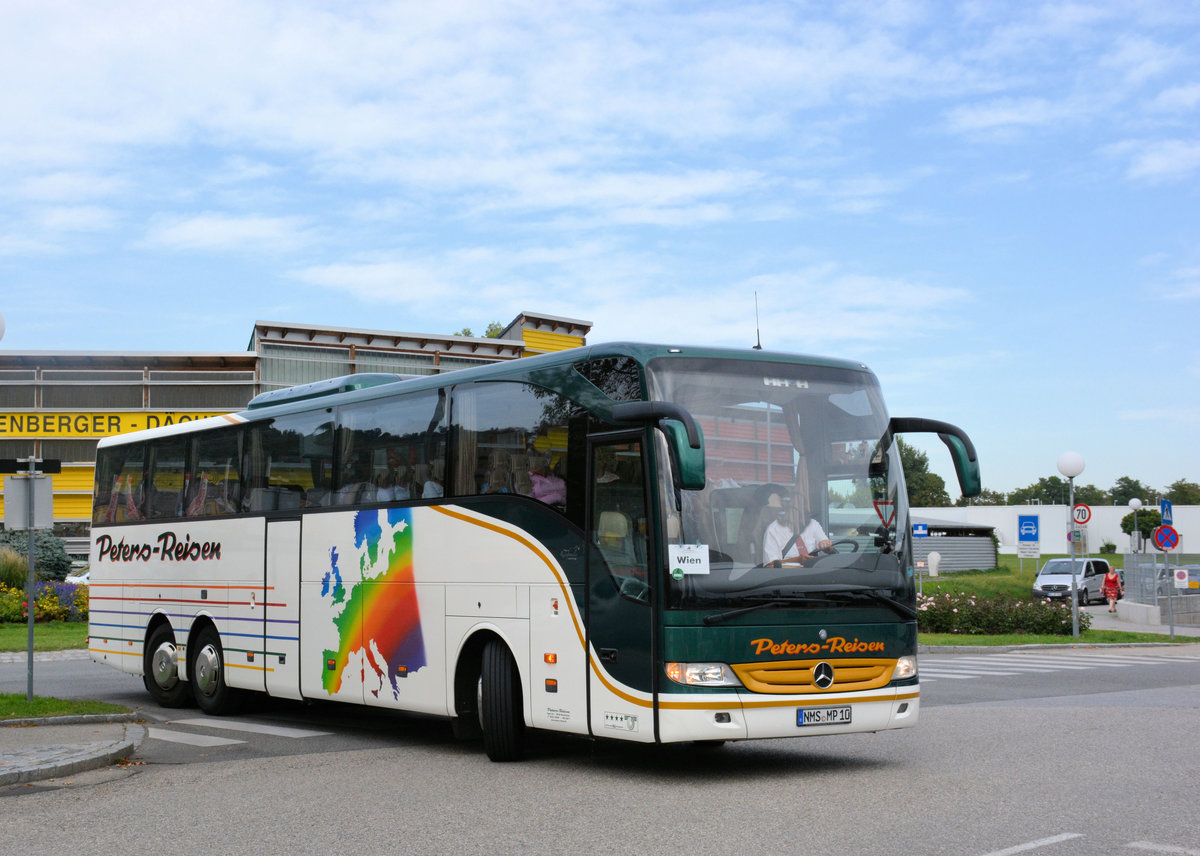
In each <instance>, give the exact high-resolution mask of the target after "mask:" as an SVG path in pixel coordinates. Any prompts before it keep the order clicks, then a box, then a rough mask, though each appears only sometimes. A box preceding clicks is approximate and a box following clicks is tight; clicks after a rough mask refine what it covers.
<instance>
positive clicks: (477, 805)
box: [0, 646, 1200, 856]
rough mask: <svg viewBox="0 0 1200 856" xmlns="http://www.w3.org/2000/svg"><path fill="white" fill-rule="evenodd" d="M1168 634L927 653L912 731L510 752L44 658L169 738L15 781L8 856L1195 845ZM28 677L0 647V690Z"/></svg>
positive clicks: (561, 745)
mask: <svg viewBox="0 0 1200 856" xmlns="http://www.w3.org/2000/svg"><path fill="white" fill-rule="evenodd" d="M1166 650H1167V654H1166V655H1165V656H1164V653H1163V652H1164V649H1161V648H1147V649H1088V650H1079V651H1071V652H1057V654H1056V656H1057V657H1058V659H1055V658H1052V657H1048V656H1046V655H1042V656H1041V657H1040V658H1039V657H1038V656H1037V655H1032V656H1031V655H1030V654H1026V655H1024V657H1023V658H1022V657H1021V655H976V657H974V658H972V657H968V658H960V657H958V656H946V657H943V656H940V655H925V656H923V657H922V660H921V666H922V672H923V676H924V680H925V684H924V686H923V692H922V710H921V723H920V725H919V726H918V727H917V728H915V729H907V730H904V731H894V732H886V733H881V734H876V735H851V736H842V737H829V738H819V737H815V738H806V739H796V740H775V741H761V742H752V743H741V744H729V745H726V746H725V747H723V748H721V749H715V750H714V749H697V748H696V747H692V746H669V747H658V748H653V747H651V748H647V747H638V746H631V745H627V744H610V743H596V744H593V743H590V742H585V741H580V740H573V739H566V738H559V737H540V738H538V739H536V740H535V741H534V742H533V744H532V750H531V752H530V758H529V759H528V760H527V761H525V762H522V763H518V764H492V763H490V762H489V761H487V759H486V758H485V757H484V756H483V754H482V752H481V751H480V748H479V746H478V745H477V744H472V743H459V742H456V741H455V740H453V738H452V737H451V736H450V734H449V729H448V727H447V726H446V725H445V724H444V723H441V722H437V721H434V720H427V719H417V718H412V717H399V716H388V715H380V714H378V713H375V712H370V711H361V710H358V709H354V708H343V707H340V706H332V705H312V706H308V705H300V704H294V703H279V702H272V701H265V702H262V703H259V704H255V705H252V706H251V707H250V708H249V709H248V710H247V711H245V712H244V713H243V714H242V715H240V716H239V717H236V718H235V719H234V721H233V723H226V725H230V726H231V727H226V728H215V727H211V726H210V725H206V724H205V723H204V720H203V718H202V717H201V715H199V714H198V713H197V712H196V711H164V710H161V709H158V708H156V707H154V706H153V705H152V704H150V703H149V700H148V698H147V697H146V696H145V694H144V692H143V691H142V690H141V687H140V683H139V682H138V680H137V679H136V678H131V677H127V676H123V675H120V674H118V673H116V672H113V671H111V670H109V669H107V668H104V667H100V666H97V665H95V664H92V663H90V662H87V661H68V662H62V663H46V664H38V667H37V668H36V669H35V678H36V681H37V684H36V691H37V692H38V693H39V694H52V695H79V696H92V697H103V698H106V699H109V700H113V701H119V702H123V703H126V704H134V705H142V706H143V707H144V710H145V712H146V714H147V718H148V720H149V724H150V731H151V733H152V734H153V733H155V732H157V736H152V737H151V738H150V739H148V740H147V741H146V742H145V743H144V744H143V746H142V750H141V753H140V763H139V764H137V765H134V766H130V767H125V768H120V769H117V768H113V769H109V770H106V771H97V772H95V773H89V774H83V775H81V776H80V777H78V778H77V779H75V780H72V781H71V782H69V783H68V782H55V783H47V784H43V785H40V786H37V787H25V788H17V789H9V790H8V791H6V792H0V807H2V810H3V812H4V818H5V823H4V835H3V836H2V837H0V854H5V853H9V852H11V853H14V854H16V853H64V852H71V853H73V854H86V853H103V854H109V853H112V852H117V851H119V849H122V848H129V847H131V846H132V847H144V846H152V847H154V849H156V850H162V851H169V852H171V853H172V854H184V856H190V854H201V853H204V854H209V853H212V852H213V851H214V850H216V851H218V852H230V853H239V852H252V853H254V854H255V856H269V854H276V853H279V854H285V853H286V854H297V853H318V852H319V853H322V854H324V853H329V852H337V853H355V852H371V853H376V852H388V853H447V854H450V853H454V854H469V853H522V854H531V853H532V854H538V853H556V854H558V853H575V852H579V853H588V854H592V853H603V854H611V853H618V854H623V853H638V854H645V853H681V854H683V853H687V854H693V853H694V854H734V853H764V854H775V853H779V854H784V853H786V854H809V853H811V854H874V853H888V852H896V853H906V854H930V856H935V854H965V855H966V856H998V855H999V854H1016V853H1033V854H1044V855H1045V856H1060V855H1061V856H1065V855H1066V854H1070V856H1076V854H1079V855H1080V856H1082V854H1113V853H1129V854H1136V853H1143V854H1144V853H1147V852H1150V853H1154V852H1159V853H1171V854H1184V856H1188V854H1193V856H1200V823H1198V817H1197V812H1198V811H1200V809H1198V808H1197V802H1196V799H1195V796H1194V783H1195V782H1196V781H1197V778H1198V777H1197V773H1200V737H1198V736H1197V735H1200V646H1187V647H1185V648H1172V649H1166ZM1031 654H1032V652H1031ZM1014 658H1015V659H1014ZM24 679H25V673H24V666H23V665H19V666H14V665H0V691H5V692H10V691H23V688H24ZM14 685H15V687H16V688H15V689H14V688H13V687H14ZM191 720H199V722H191ZM243 724H245V725H248V726H252V727H253V729H257V730H252V729H249V728H246V727H244V725H243ZM279 729H284V730H282V731H280V730H279ZM314 732H315V733H314ZM169 735H186V736H188V737H189V739H190V737H191V736H200V737H205V738H208V740H207V745H197V744H195V743H187V742H176V738H172V737H169ZM221 741H228V742H221Z"/></svg>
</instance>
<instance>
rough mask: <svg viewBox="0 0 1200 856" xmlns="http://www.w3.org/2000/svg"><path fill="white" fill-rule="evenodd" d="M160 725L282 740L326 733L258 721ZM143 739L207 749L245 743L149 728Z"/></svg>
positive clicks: (207, 720) (205, 720)
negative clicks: (147, 738) (238, 733)
mask: <svg viewBox="0 0 1200 856" xmlns="http://www.w3.org/2000/svg"><path fill="white" fill-rule="evenodd" d="M163 725H171V726H185V727H188V728H195V727H199V728H216V729H219V730H224V731H236V732H244V733H246V734H265V735H267V736H270V737H286V738H288V739H291V740H300V739H303V738H305V737H324V736H326V735H328V734H329V733H330V732H328V731H311V730H309V729H305V728H289V727H287V726H284V725H268V724H266V723H261V722H248V721H246V720H244V719H225V718H221V719H217V718H215V717H209V718H196V719H173V720H170V721H168V722H165V723H163ZM146 736H147V737H151V738H153V739H155V740H165V741H167V742H168V743H184V744H186V745H188V746H198V747H202V748H208V747H212V746H233V745H234V744H237V743H245V742H246V741H245V740H237V739H234V738H230V737H217V736H215V735H212V734H197V733H195V732H193V731H180V730H175V729H174V728H160V727H157V726H151V727H149V728H147V729H146Z"/></svg>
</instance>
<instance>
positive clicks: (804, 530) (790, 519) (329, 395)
mask: <svg viewBox="0 0 1200 856" xmlns="http://www.w3.org/2000/svg"><path fill="white" fill-rule="evenodd" d="M906 431H924V432H933V433H937V434H939V435H940V436H941V438H942V440H943V441H944V442H945V443H946V445H947V446H948V448H949V449H950V452H951V454H952V457H953V459H954V462H955V465H956V469H957V472H958V475H959V480H960V483H961V487H962V490H963V493H964V494H966V495H972V494H974V493H978V491H979V485H980V483H979V469H978V464H977V462H976V459H975V451H974V448H973V446H972V445H971V443H970V441H969V439H968V438H967V437H966V435H965V434H963V432H961V431H960V430H959V429H957V428H955V427H954V426H952V425H948V424H946V423H943V422H935V421H932V420H924V419H898V418H891V419H889V417H888V415H887V413H886V411H885V409H884V404H883V400H882V399H881V397H880V392H879V384H878V381H877V380H876V378H875V376H874V375H873V374H872V373H871V372H870V371H869V370H868V369H867V368H866V367H865V366H863V365H860V364H858V363H853V362H845V361H840V360H832V359H819V358H812V357H800V356H793V355H787V354H777V353H769V352H764V351H758V350H746V351H733V350H717V349H710V348H690V347H667V346H656V345H645V344H624V343H622V344H609V345H594V346H588V347H584V348H580V349H576V350H571V351H565V352H560V353H557V354H548V355H544V356H536V357H530V358H527V359H520V360H515V361H511V362H505V363H497V364H492V365H487V366H483V367H479V368H471V369H463V370H459V371H454V372H450V373H447V374H443V375H438V376H430V377H417V378H402V377H399V376H396V375H374V374H368V375H361V374H360V375H350V376H348V377H344V378H337V379H334V380H329V381H321V382H318V383H314V384H307V385H304V386H299V387H293V388H290V389H281V390H276V391H273V392H267V393H264V394H262V395H259V396H258V397H256V398H255V399H254V400H252V401H251V402H250V404H249V405H248V407H247V408H246V409H245V410H244V411H242V412H239V413H232V414H229V415H227V416H219V417H213V418H209V419H204V420H199V421H196V422H191V423H185V424H180V425H173V426H168V427H162V428H156V429H152V430H148V431H141V432H138V433H133V434H127V435H123V436H118V437H112V438H107V439H104V440H102V441H100V444H99V449H98V455H97V457H98V460H97V465H96V489H95V503H94V517H93V525H92V545H91V619H90V624H89V648H90V651H91V654H92V656H93V658H95V659H97V660H100V661H103V662H106V663H110V664H112V665H114V666H116V667H117V668H119V669H121V670H123V671H126V672H130V673H133V674H140V675H142V677H143V680H144V682H145V685H146V689H147V690H148V691H149V693H150V695H151V696H152V697H153V698H154V699H155V701H157V702H158V703H159V704H161V705H164V706H167V707H174V706H182V705H185V704H190V703H193V702H194V703H195V704H196V705H198V706H199V707H200V708H201V709H202V710H204V711H205V712H207V713H211V714H221V713H225V712H227V711H229V710H231V709H232V708H233V707H234V706H235V704H236V702H237V701H238V698H239V697H240V696H241V695H242V694H244V693H245V692H246V691H258V692H265V693H267V694H269V695H272V696H278V697H281V698H289V699H332V700H340V701H347V702H354V703H356V704H365V705H375V706H379V707H386V708H395V709H399V710H404V711H414V712H420V713H423V714H434V715H440V716H444V717H447V718H449V719H450V720H451V722H452V723H453V725H454V727H455V731H456V733H459V734H462V735H474V736H479V735H482V739H483V744H484V748H485V750H486V751H487V754H488V755H489V756H490V757H491V758H492V759H494V760H510V759H515V758H517V757H519V756H520V754H521V750H522V743H523V739H524V735H525V731H526V729H543V730H550V731H560V732H567V733H572V734H578V735H585V736H591V737H609V738H617V739H622V740H633V741H642V742H647V743H651V742H654V743H660V742H661V743H666V742H676V741H702V742H712V743H717V742H721V741H728V740H744V739H751V738H770V737H787V736H794V735H817V734H833V733H844V732H857V731H878V730H881V729H886V728H901V727H905V726H911V725H914V724H915V723H916V721H917V715H918V708H919V689H920V682H919V675H918V671H917V658H916V653H917V622H916V612H915V592H914V576H913V567H912V565H913V563H912V550H911V543H910V529H909V526H908V522H907V521H908V510H907V505H906V499H905V490H904V481H903V475H902V473H901V468H900V463H899V456H898V452H897V448H896V444H895V443H894V442H893V440H894V437H895V435H897V434H899V433H902V432H906ZM773 526H774V527H775V528H774V529H772V527H773ZM781 526H782V527H783V529H782V530H781V529H780V528H779V527H781ZM781 531H784V532H785V534H786V532H792V533H793V536H792V537H791V538H790V539H787V540H788V541H789V542H790V543H780V541H782V540H784V539H783V538H782V537H781V535H780V532H781ZM772 545H774V546H772ZM772 550H773V551H774V553H775V555H770V552H771V551H772Z"/></svg>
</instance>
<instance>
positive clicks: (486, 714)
mask: <svg viewBox="0 0 1200 856" xmlns="http://www.w3.org/2000/svg"><path fill="white" fill-rule="evenodd" d="M479 696H480V698H479V723H480V725H482V726H483V749H484V751H485V752H487V756H488V757H489V758H490V759H492V760H493V761H517V760H519V759H520V757H521V743H522V738H523V737H524V734H525V718H524V715H523V714H522V708H523V705H522V704H521V677H520V674H519V673H518V672H517V664H516V661H515V660H513V656H512V654H511V653H510V652H509V650H508V646H507V645H505V644H504V643H503V642H501V641H500V640H499V639H493V640H491V641H490V642H488V643H487V645H485V646H484V648H483V667H482V674H481V676H480V693H479Z"/></svg>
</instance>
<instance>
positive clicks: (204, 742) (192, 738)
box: [146, 725, 246, 748]
mask: <svg viewBox="0 0 1200 856" xmlns="http://www.w3.org/2000/svg"><path fill="white" fill-rule="evenodd" d="M146 736H147V737H149V738H150V739H152V740H165V741H166V742H168V743H184V744H186V745H188V746H199V747H201V748H208V747H210V746H232V745H233V744H235V743H245V742H246V741H245V740H230V739H228V738H226V737H213V736H212V735H211V734H192V733H191V732H188V731H171V730H170V729H168V728H156V727H155V726H153V725H151V726H150V727H149V728H147V729H146Z"/></svg>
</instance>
